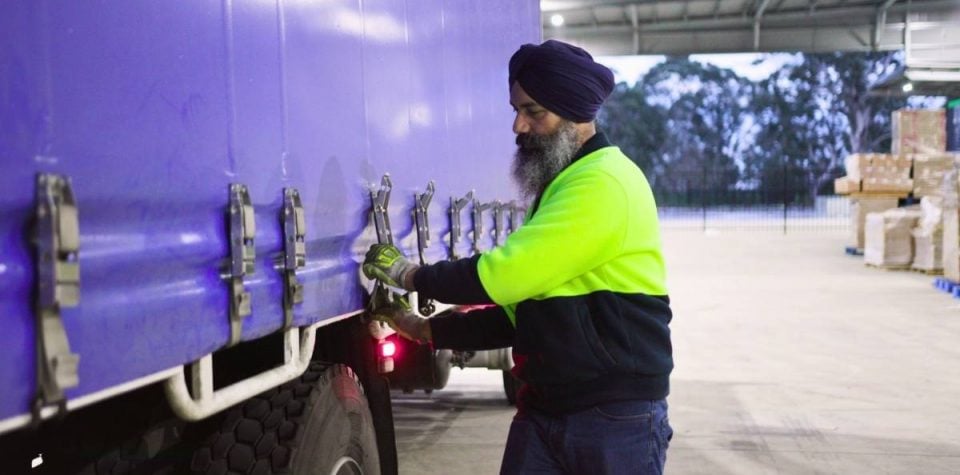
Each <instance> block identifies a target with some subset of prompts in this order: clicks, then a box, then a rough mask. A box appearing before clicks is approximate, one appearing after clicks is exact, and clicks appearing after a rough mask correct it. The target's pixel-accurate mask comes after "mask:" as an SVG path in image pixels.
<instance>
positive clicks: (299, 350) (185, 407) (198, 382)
mask: <svg viewBox="0 0 960 475" xmlns="http://www.w3.org/2000/svg"><path fill="white" fill-rule="evenodd" d="M322 324H323V323H316V324H313V325H311V326H309V327H304V328H289V329H287V330H285V331H284V334H283V361H284V363H283V365H281V366H278V367H276V368H273V369H270V370H267V371H264V372H263V373H260V374H258V375H256V376H253V377H250V378H247V379H244V380H243V381H239V382H236V383H234V384H231V385H230V386H227V387H225V388H221V389H217V390H214V387H213V355H206V356H204V357H203V358H201V359H200V360H198V361H196V362H194V363H192V364H191V369H192V371H191V377H190V386H189V388H188V387H187V379H186V377H185V375H184V373H185V371H184V367H183V366H181V367H180V368H179V371H177V372H176V374H174V375H173V376H171V377H169V378H167V380H166V381H165V382H164V385H163V386H164V392H165V393H166V395H167V400H168V401H169V402H170V408H171V409H173V412H174V414H176V415H177V416H178V417H180V418H181V419H183V420H187V421H199V420H201V419H205V418H207V417H209V416H212V415H213V414H216V413H218V412H220V411H222V410H224V409H227V408H229V407H231V406H233V405H236V404H238V403H240V402H242V401H245V400H247V399H249V398H251V397H253V396H256V395H257V394H260V393H262V392H264V391H267V390H269V389H271V388H274V387H277V386H279V385H281V384H283V383H286V382H287V381H291V380H293V379H295V378H297V377H298V376H300V375H301V374H303V372H304V371H306V369H307V366H308V365H309V364H310V360H311V358H312V357H313V347H314V343H315V341H316V334H317V328H318V327H319V326H320V325H322Z"/></svg>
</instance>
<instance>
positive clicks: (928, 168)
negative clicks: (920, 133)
mask: <svg viewBox="0 0 960 475" xmlns="http://www.w3.org/2000/svg"><path fill="white" fill-rule="evenodd" d="M910 158H911V159H912V160H913V196H915V197H921V196H940V195H941V192H942V190H943V178H944V176H945V175H946V174H947V173H948V172H950V171H952V170H953V169H954V168H955V166H956V165H955V163H956V162H957V161H958V160H960V154H953V153H935V154H911V155H910Z"/></svg>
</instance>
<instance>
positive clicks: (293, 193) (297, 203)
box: [283, 188, 307, 329]
mask: <svg viewBox="0 0 960 475" xmlns="http://www.w3.org/2000/svg"><path fill="white" fill-rule="evenodd" d="M306 231H307V224H306V219H305V216H304V211H303V203H302V202H301V200H300V192H299V191H297V190H296V189H295V188H284V189H283V234H284V240H283V252H284V270H283V280H284V286H283V328H284V329H287V328H290V327H291V326H292V325H293V306H294V305H297V304H300V303H303V284H301V283H300V281H299V280H297V269H299V268H301V267H303V266H305V265H306V263H307V244H306Z"/></svg>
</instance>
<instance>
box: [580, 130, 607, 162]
mask: <svg viewBox="0 0 960 475" xmlns="http://www.w3.org/2000/svg"><path fill="white" fill-rule="evenodd" d="M611 145H613V144H611V143H610V139H608V138H607V136H606V134H604V133H603V132H601V131H599V130H598V131H597V133H595V134H593V137H590V138H589V139H587V141H586V142H584V143H583V145H581V146H580V150H577V154H576V155H574V156H573V160H571V161H570V163H573V162H575V161H577V160H580V159H581V158H583V157H586V156H587V155H590V154H591V153H593V152H596V151H597V150H600V149H601V148H604V147H609V146H611Z"/></svg>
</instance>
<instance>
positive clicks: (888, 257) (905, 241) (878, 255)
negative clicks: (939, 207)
mask: <svg viewBox="0 0 960 475" xmlns="http://www.w3.org/2000/svg"><path fill="white" fill-rule="evenodd" d="M921 215H922V212H921V211H920V210H919V209H917V208H897V209H891V210H887V211H883V212H880V213H869V214H867V218H866V224H865V225H864V235H865V243H864V248H863V261H864V262H865V263H867V264H872V265H875V266H878V267H904V268H905V267H907V266H909V265H910V264H912V263H913V233H912V231H913V228H914V227H916V226H917V221H919V220H920V217H921Z"/></svg>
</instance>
